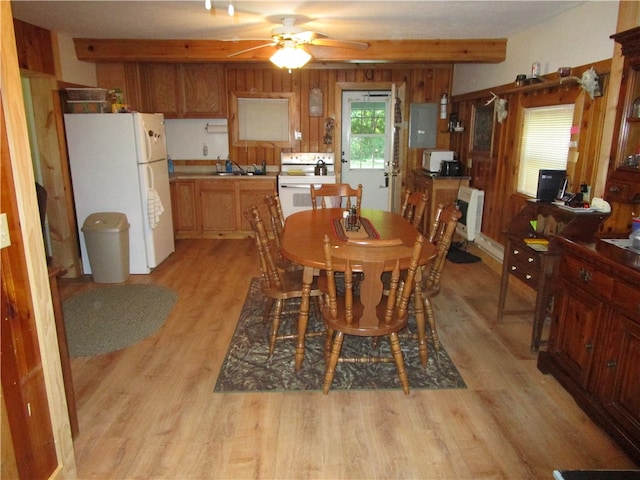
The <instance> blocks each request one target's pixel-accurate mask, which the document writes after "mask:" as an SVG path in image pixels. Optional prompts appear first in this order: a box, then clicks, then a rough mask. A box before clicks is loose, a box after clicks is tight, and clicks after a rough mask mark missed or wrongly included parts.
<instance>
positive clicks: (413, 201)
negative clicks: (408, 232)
mask: <svg viewBox="0 0 640 480" xmlns="http://www.w3.org/2000/svg"><path fill="white" fill-rule="evenodd" d="M428 200H429V194H428V193H427V192H420V191H415V192H412V191H411V190H407V192H406V193H405V196H404V201H403V202H402V208H401V210H400V215H402V216H403V217H404V218H405V220H406V221H407V222H409V223H411V224H412V225H413V226H414V227H416V228H417V229H418V230H420V231H422V221H423V218H424V212H425V210H426V209H427V202H428Z"/></svg>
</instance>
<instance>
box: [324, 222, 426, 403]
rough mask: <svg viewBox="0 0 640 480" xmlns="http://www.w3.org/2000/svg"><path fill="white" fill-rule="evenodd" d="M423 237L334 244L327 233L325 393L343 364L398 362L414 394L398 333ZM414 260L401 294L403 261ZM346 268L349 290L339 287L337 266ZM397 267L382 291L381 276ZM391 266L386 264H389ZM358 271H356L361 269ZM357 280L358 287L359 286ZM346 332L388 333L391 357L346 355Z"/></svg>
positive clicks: (404, 387) (374, 335)
mask: <svg viewBox="0 0 640 480" xmlns="http://www.w3.org/2000/svg"><path fill="white" fill-rule="evenodd" d="M423 243H424V239H423V237H422V235H420V234H418V236H417V239H416V242H415V245H413V246H411V247H407V246H405V245H404V244H403V243H402V241H401V240H399V239H398V240H395V241H389V240H371V241H370V242H369V243H367V244H365V245H360V244H348V243H347V244H339V245H332V244H331V240H330V238H329V236H328V235H325V237H324V255H325V274H326V277H327V298H326V301H325V302H324V303H323V305H322V306H321V312H322V318H323V320H324V323H325V326H326V328H327V337H326V341H325V360H326V362H327V365H326V370H325V377H324V382H323V385H322V392H323V393H324V394H327V393H329V389H330V388H331V384H332V383H333V378H334V375H335V369H336V366H337V364H338V363H345V362H348V363H378V362H395V364H396V368H397V370H398V376H399V378H400V384H401V385H402V390H403V391H404V393H405V394H409V379H408V377H407V372H406V369H405V366H404V359H403V354H402V351H401V350H400V341H399V339H398V332H399V331H400V330H402V329H403V328H404V327H405V326H406V324H407V318H408V312H407V310H408V303H409V297H410V296H411V291H412V290H413V279H414V276H415V273H416V270H417V268H418V261H419V258H420V255H421V253H422V245H423ZM402 259H405V260H407V259H409V260H410V263H409V268H408V269H407V270H406V274H405V277H404V278H403V279H402V280H403V283H404V285H405V286H406V288H404V289H403V290H402V291H401V292H400V293H399V289H398V286H399V285H400V280H401V278H400V275H401V271H400V261H401V260H402ZM337 265H341V266H344V268H342V267H341V268H340V269H339V270H340V271H343V272H344V289H343V290H344V293H342V292H341V293H340V294H339V293H338V289H337V287H336V276H335V273H336V266H337ZM389 265H392V266H393V267H392V270H391V283H390V286H389V290H388V292H387V294H386V295H385V294H384V293H383V282H382V274H383V273H384V271H385V268H386V269H387V270H388V266H389ZM385 266H386V267H385ZM356 270H357V272H356ZM356 273H362V274H363V277H362V279H361V281H360V282H355V281H354V276H355V274H356ZM356 284H357V289H356V288H355V286H356ZM397 295H400V298H398V297H397ZM345 335H355V336H360V337H372V338H377V337H382V336H388V337H389V343H390V347H391V353H392V357H381V356H379V355H365V356H362V357H358V358H345V357H342V356H341V350H342V343H343V340H344V336H345Z"/></svg>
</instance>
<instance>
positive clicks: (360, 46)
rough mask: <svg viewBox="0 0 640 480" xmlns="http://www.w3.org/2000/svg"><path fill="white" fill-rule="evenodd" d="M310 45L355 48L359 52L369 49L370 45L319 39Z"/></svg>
mask: <svg viewBox="0 0 640 480" xmlns="http://www.w3.org/2000/svg"><path fill="white" fill-rule="evenodd" d="M309 43H310V44H311V45H317V46H320V47H338V48H353V49H357V50H366V49H367V48H369V44H368V43H364V42H352V41H350V40H333V39H331V38H317V39H315V40H312V41H311V42H309Z"/></svg>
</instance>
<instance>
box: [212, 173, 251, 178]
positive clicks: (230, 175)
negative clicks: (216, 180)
mask: <svg viewBox="0 0 640 480" xmlns="http://www.w3.org/2000/svg"><path fill="white" fill-rule="evenodd" d="M213 174H214V175H217V176H219V177H243V176H245V175H253V172H213Z"/></svg>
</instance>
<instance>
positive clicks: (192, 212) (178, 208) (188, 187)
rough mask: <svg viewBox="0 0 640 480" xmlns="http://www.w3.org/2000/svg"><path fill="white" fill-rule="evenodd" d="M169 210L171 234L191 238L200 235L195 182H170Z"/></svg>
mask: <svg viewBox="0 0 640 480" xmlns="http://www.w3.org/2000/svg"><path fill="white" fill-rule="evenodd" d="M170 185H171V209H172V214H173V233H174V235H175V236H176V237H177V236H178V235H183V236H187V237H189V236H192V235H197V234H199V233H200V231H201V228H200V222H199V221H198V218H199V214H198V189H197V182H196V180H176V181H173V182H171V184H170Z"/></svg>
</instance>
